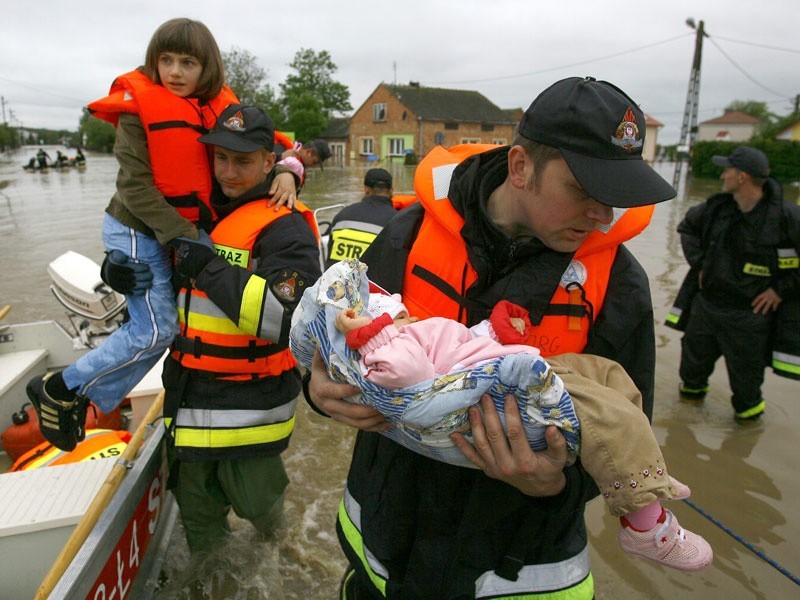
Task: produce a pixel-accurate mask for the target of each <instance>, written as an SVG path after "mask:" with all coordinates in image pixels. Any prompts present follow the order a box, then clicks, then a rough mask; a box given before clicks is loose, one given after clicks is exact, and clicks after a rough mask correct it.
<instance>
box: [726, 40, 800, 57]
mask: <svg viewBox="0 0 800 600" xmlns="http://www.w3.org/2000/svg"><path fill="white" fill-rule="evenodd" d="M714 37H715V38H717V39H718V40H725V41H726V42H733V43H734V44H744V45H745V46H755V47H757V48H766V49H768V50H778V51H779V52H792V53H793V54H800V50H793V49H792V48H781V47H780V46H768V45H767V44H759V43H756V42H745V41H742V40H734V39H731V38H726V37H722V36H720V35H715V36H714Z"/></svg>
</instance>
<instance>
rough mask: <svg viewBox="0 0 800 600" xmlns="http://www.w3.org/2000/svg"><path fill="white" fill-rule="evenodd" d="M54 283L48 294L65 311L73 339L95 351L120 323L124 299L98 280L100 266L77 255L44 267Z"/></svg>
mask: <svg viewBox="0 0 800 600" xmlns="http://www.w3.org/2000/svg"><path fill="white" fill-rule="evenodd" d="M47 273H48V275H50V278H51V279H52V280H53V283H52V284H51V285H50V290H51V291H52V292H53V295H54V296H55V297H56V300H58V301H59V302H60V303H61V304H62V305H63V306H64V308H66V309H67V317H68V318H69V320H70V323H71V324H72V327H73V329H74V333H75V337H76V338H77V339H79V340H80V341H81V342H82V343H83V344H84V345H85V346H87V347H89V348H94V347H96V346H97V345H98V344H99V343H100V342H102V341H103V340H104V339H105V337H107V336H108V335H110V334H111V333H112V332H113V331H114V330H115V329H117V328H118V327H119V326H120V325H121V324H122V322H123V318H124V314H123V313H124V310H125V305H126V302H125V296H123V295H122V294H119V293H117V292H115V291H114V290H112V289H111V288H109V287H108V286H107V285H106V284H105V283H103V280H102V279H101V278H100V265H98V264H97V263H96V262H94V261H93V260H92V259H90V258H87V257H86V256H84V255H82V254H78V253H77V252H73V251H71V250H70V251H68V252H65V253H64V254H62V255H61V256H59V257H58V258H56V259H55V260H53V261H52V262H51V263H50V264H49V265H47Z"/></svg>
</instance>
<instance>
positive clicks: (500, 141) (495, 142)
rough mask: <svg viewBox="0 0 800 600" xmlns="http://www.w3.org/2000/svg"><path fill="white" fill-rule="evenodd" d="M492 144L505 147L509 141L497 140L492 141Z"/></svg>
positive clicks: (504, 139)
mask: <svg viewBox="0 0 800 600" xmlns="http://www.w3.org/2000/svg"><path fill="white" fill-rule="evenodd" d="M492 143H493V144H498V145H499V146H505V145H506V144H508V141H507V140H506V138H495V139H493V140H492Z"/></svg>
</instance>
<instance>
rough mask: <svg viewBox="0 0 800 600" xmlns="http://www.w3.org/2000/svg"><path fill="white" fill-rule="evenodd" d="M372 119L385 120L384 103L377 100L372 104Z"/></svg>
mask: <svg viewBox="0 0 800 600" xmlns="http://www.w3.org/2000/svg"><path fill="white" fill-rule="evenodd" d="M372 120H373V121H385V120H386V103H385V102H379V103H378V104H373V105H372Z"/></svg>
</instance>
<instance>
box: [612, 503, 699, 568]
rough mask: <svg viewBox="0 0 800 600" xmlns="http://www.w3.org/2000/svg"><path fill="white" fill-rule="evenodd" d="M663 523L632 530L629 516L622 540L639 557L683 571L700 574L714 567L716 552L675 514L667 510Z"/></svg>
mask: <svg viewBox="0 0 800 600" xmlns="http://www.w3.org/2000/svg"><path fill="white" fill-rule="evenodd" d="M661 517H662V519H663V520H660V522H659V523H656V526H655V527H653V528H652V529H651V530H649V531H636V530H634V529H632V528H631V527H630V526H629V525H628V523H627V521H626V520H625V517H623V518H622V527H621V529H620V531H619V536H618V538H617V539H618V541H619V545H620V546H621V547H622V549H623V550H624V551H625V552H627V553H628V554H636V555H637V556H642V557H644V558H647V559H649V560H652V561H655V562H657V563H661V564H662V565H665V566H667V567H672V568H673V569H679V570H681V571H699V570H700V569H703V568H705V567H707V566H708V565H710V564H711V561H712V560H713V558H714V552H713V551H712V550H711V546H709V545H708V542H707V541H705V540H704V539H703V538H702V537H700V536H699V535H697V534H695V533H692V532H691V531H686V530H685V529H684V528H683V527H681V526H680V523H678V519H676V518H675V515H674V514H672V512H671V511H669V510H667V509H666V508H665V509H664V512H663V514H662V515H661Z"/></svg>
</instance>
